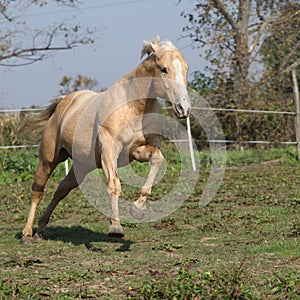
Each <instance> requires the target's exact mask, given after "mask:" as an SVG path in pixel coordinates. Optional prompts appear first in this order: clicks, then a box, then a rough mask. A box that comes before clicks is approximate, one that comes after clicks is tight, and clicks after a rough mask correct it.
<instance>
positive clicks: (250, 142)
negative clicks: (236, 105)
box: [0, 98, 300, 160]
mask: <svg viewBox="0 0 300 300" xmlns="http://www.w3.org/2000/svg"><path fill="white" fill-rule="evenodd" d="M297 101H299V99H298V100H297V99H296V98H295V110H296V111H295V112H293V111H272V110H254V109H253V110H251V109H227V108H209V107H193V108H192V110H203V111H205V110H206V111H207V110H210V111H224V112H238V113H259V114H278V115H294V116H295V132H296V141H284V142H276V143H277V144H284V145H297V149H298V159H299V158H300V150H299V149H300V138H299V135H298V134H297V133H298V132H299V130H300V129H299V128H298V126H299V121H298V119H299V115H300V112H299V103H297ZM42 109H43V108H19V109H1V110H0V113H14V112H38V111H41V110H42ZM167 109H170V107H168V108H167ZM187 129H188V137H189V139H188V140H187V141H188V142H189V144H191V129H190V124H189V119H188V120H187ZM185 141H186V140H185ZM207 142H210V143H214V142H218V143H220V142H222V143H244V144H273V143H275V142H274V141H234V140H223V141H221V140H207ZM30 147H38V145H31V146H29V145H16V146H13V145H11V146H0V150H1V149H17V148H30ZM299 160H300V159H299Z"/></svg>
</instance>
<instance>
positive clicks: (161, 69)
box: [160, 67, 168, 74]
mask: <svg viewBox="0 0 300 300" xmlns="http://www.w3.org/2000/svg"><path fill="white" fill-rule="evenodd" d="M160 71H161V72H162V73H165V74H168V70H167V68H166V67H161V68H160Z"/></svg>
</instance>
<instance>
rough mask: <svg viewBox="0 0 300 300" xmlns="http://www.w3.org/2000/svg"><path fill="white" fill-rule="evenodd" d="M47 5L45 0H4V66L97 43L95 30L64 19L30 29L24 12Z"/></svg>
mask: <svg viewBox="0 0 300 300" xmlns="http://www.w3.org/2000/svg"><path fill="white" fill-rule="evenodd" d="M50 2H51V1H49V3H50ZM52 2H54V3H56V4H57V5H60V6H71V7H74V8H76V6H77V4H78V3H77V1H76V0H52ZM47 4H48V3H47V2H46V1H44V0H27V1H16V0H2V1H0V24H1V25H0V26H1V29H0V66H6V67H15V66H23V65H28V64H32V63H34V62H37V61H41V60H43V59H45V58H47V57H49V56H50V55H52V54H53V53H55V52H57V51H61V50H69V49H72V48H73V47H75V46H77V45H80V44H89V43H93V40H92V38H91V35H92V32H91V31H90V30H88V29H87V28H85V27H84V26H82V25H80V24H72V25H68V24H66V23H64V22H61V23H59V24H53V25H51V26H48V27H45V28H42V29H40V28H39V29H33V28H28V27H27V22H26V20H24V19H22V17H21V15H22V14H20V11H21V10H23V11H24V10H26V9H29V8H30V7H32V6H38V7H41V9H42V8H43V7H44V6H45V5H47Z"/></svg>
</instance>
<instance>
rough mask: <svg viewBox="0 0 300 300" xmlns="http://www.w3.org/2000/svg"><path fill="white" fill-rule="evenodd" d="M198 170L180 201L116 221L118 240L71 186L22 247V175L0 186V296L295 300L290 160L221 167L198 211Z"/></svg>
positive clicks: (299, 177)
mask: <svg viewBox="0 0 300 300" xmlns="http://www.w3.org/2000/svg"><path fill="white" fill-rule="evenodd" d="M200 175H201V176H200V179H199V181H198V184H197V186H196V188H195V191H194V192H193V193H192V195H191V196H190V198H189V199H188V200H187V201H185V203H184V204H183V206H182V207H181V208H179V209H178V210H177V211H176V212H174V213H173V214H171V215H169V216H168V217H167V218H165V219H162V220H159V221H156V222H153V223H147V224H127V223H124V224H123V226H124V230H125V237H124V238H123V239H113V238H109V237H107V235H106V233H107V229H108V225H109V220H108V218H107V217H106V216H104V215H102V214H101V213H100V212H99V211H97V210H96V209H95V208H94V207H93V206H92V205H91V204H90V203H89V202H88V201H86V199H85V198H84V196H83V195H82V194H81V192H80V190H79V189H78V190H76V191H73V192H72V193H71V194H70V195H69V196H68V197H67V198H66V199H65V200H64V201H63V202H61V203H60V204H59V206H58V207H57V209H56V210H55V212H54V214H53V215H52V217H51V221H50V224H49V225H48V227H47V232H46V234H47V236H46V239H45V240H43V241H40V242H38V243H36V244H34V245H31V246H24V245H21V243H20V236H21V231H22V228H23V226H24V224H25V220H26V217H27V212H28V208H29V200H28V195H29V190H30V185H31V181H25V182H24V181H22V182H19V183H9V184H6V185H2V186H1V190H0V199H1V200H0V201H1V207H0V234H1V243H0V257H1V261H0V266H1V268H0V272H1V277H0V278H1V279H0V299H41V298H43V299H44V298H45V299H47V298H49V299H50V298H51V299H82V298H91V299H125V298H127V299H131V298H135V299H297V298H298V299H299V298H300V287H299V286H300V281H299V276H297V274H299V272H300V267H299V266H300V247H299V236H300V219H299V216H300V207H299V204H300V189H299V182H300V166H299V164H282V163H280V162H278V163H274V164H270V165H260V164H258V165H253V166H251V165H250V166H242V167H229V168H227V170H226V172H225V176H224V179H223V182H222V184H221V187H220V189H219V190H218V192H217V194H216V196H215V198H214V199H213V201H212V202H211V203H210V204H209V205H207V206H205V207H204V208H199V205H198V201H199V197H200V195H201V191H202V189H203V185H204V183H205V182H206V179H207V176H208V170H206V169H202V170H201V171H200ZM171 181H172V180H171V179H170V182H168V183H167V184H171ZM57 183H58V180H57V179H56V178H55V179H52V180H50V182H49V185H48V188H47V193H46V197H45V199H44V201H43V203H42V204H41V207H40V208H39V211H38V214H40V213H41V212H42V211H43V209H44V208H45V206H46V205H47V202H48V201H49V198H50V196H51V194H52V193H53V191H54V189H55V186H56V185H57ZM156 190H158V192H155V188H154V190H153V192H154V194H153V196H152V199H150V200H155V198H156V197H158V196H159V193H160V191H161V189H159V188H158V189H156ZM137 195H138V191H133V190H132V189H130V188H128V190H126V188H125V190H124V195H123V196H124V197H126V198H132V200H135V199H134V197H136V196H137ZM185 293H186V294H185ZM176 295H177V296H176ZM178 295H179V296H178ZM180 295H181V296H180ZM199 295H201V297H200V296H199ZM176 297H177V298H176Z"/></svg>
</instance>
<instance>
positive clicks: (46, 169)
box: [22, 144, 68, 244]
mask: <svg viewBox="0 0 300 300" xmlns="http://www.w3.org/2000/svg"><path fill="white" fill-rule="evenodd" d="M44 149H45V147H44V145H43V144H42V145H41V148H40V160H39V164H38V167H37V169H36V172H35V175H34V182H33V184H32V188H31V196H30V209H29V213H28V219H27V223H26V225H25V227H24V229H23V235H22V243H23V244H31V243H33V242H34V239H33V237H32V226H33V222H34V217H35V212H36V208H37V206H38V205H39V203H40V202H41V200H42V198H43V195H44V189H45V185H46V183H47V181H48V179H49V177H50V175H51V173H52V172H53V170H54V169H55V168H56V166H57V164H58V163H60V162H62V161H64V160H66V159H67V158H68V154H67V153H66V152H65V151H61V152H60V153H59V155H58V156H56V157H55V156H54V154H53V153H52V152H51V153H50V152H49V148H47V150H48V153H47V155H46V153H45V152H46V151H44ZM51 150H53V151H54V149H51ZM47 157H48V158H47ZM49 157H51V159H49Z"/></svg>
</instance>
